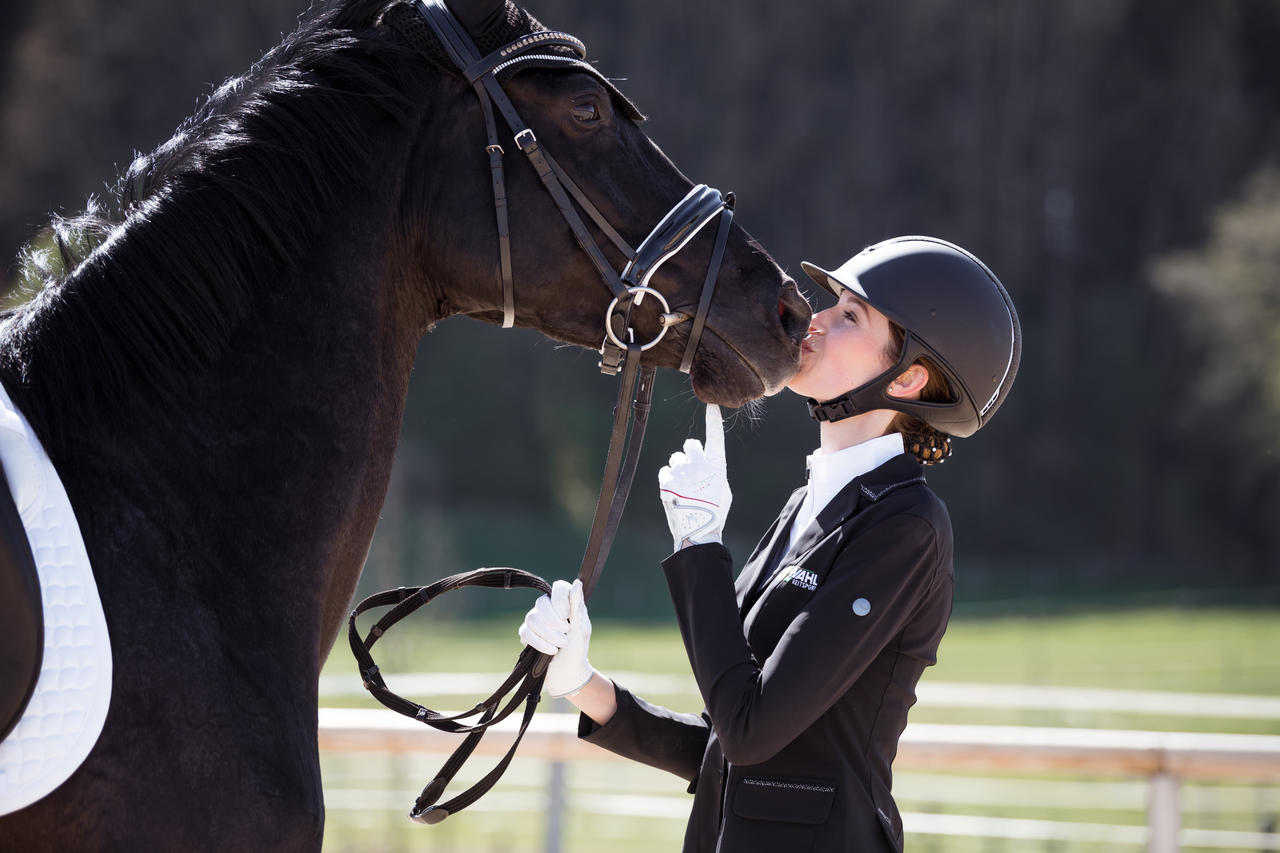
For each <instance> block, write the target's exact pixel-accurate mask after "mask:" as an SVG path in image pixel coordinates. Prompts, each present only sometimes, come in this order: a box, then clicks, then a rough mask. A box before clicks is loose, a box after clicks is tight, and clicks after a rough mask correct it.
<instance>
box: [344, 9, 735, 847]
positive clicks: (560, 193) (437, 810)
mask: <svg viewBox="0 0 1280 853" xmlns="http://www.w3.org/2000/svg"><path fill="white" fill-rule="evenodd" d="M384 20H385V21H386V22H387V23H388V24H389V25H390V26H392V27H393V28H395V29H396V30H397V31H398V32H400V33H401V34H402V35H403V36H405V38H406V39H408V40H409V42H410V43H411V44H413V45H415V46H416V47H417V48H418V49H419V50H423V51H424V52H426V51H425V50H424V47H423V46H424V44H425V41H424V40H425V39H429V38H430V35H429V34H427V33H426V31H425V30H424V27H423V24H424V21H425V24H426V25H427V27H429V29H430V33H432V34H434V35H435V38H436V40H438V42H439V43H440V45H442V46H443V47H444V49H445V51H446V53H447V54H448V55H449V58H450V59H451V60H452V62H453V63H454V65H455V66H456V67H457V68H458V69H459V70H460V71H461V72H462V74H463V76H464V77H465V78H466V79H467V82H469V83H470V84H471V85H472V87H473V88H474V89H475V92H476V95H477V97H479V99H480V106H481V108H482V110H483V113H484V122H485V131H486V133H487V134H488V144H487V145H486V146H485V151H486V152H487V153H488V155H489V167H490V171H491V172H492V176H493V200H494V210H495V212H496V217H497V223H498V248H499V259H500V263H501V268H502V303H503V307H502V325H503V327H504V328H510V327H511V326H512V325H514V323H515V286H514V283H513V278H512V273H511V241H510V228H509V225H508V221H507V195H506V181H505V178H504V175H503V166H502V157H503V153H504V151H503V148H502V145H501V144H500V142H499V138H498V133H497V127H496V124H495V121H494V108H495V107H496V108H497V110H498V112H499V113H501V114H502V117H503V119H504V120H505V121H506V123H507V126H508V127H509V128H510V130H511V133H512V139H513V140H514V142H515V145H516V147H517V148H518V149H519V150H520V151H522V152H523V153H524V154H525V156H527V157H528V158H529V162H530V163H531V164H532V165H533V168H534V170H535V171H536V172H537V174H538V177H539V178H540V179H541V180H542V183H543V185H544V186H545V187H546V188H547V192H549V193H550V194H551V197H552V199H554V200H555V203H556V206H557V207H558V208H559V209H560V213H561V215H562V216H563V217H564V219H565V222H567V223H568V225H569V228H570V229H571V230H572V231H573V235H574V238H575V239H576V240H577V242H578V245H579V246H580V247H581V248H582V250H583V251H584V252H586V254H587V257H589V258H590V259H591V261H592V263H593V264H594V265H595V267H596V269H597V271H598V272H599V274H600V278H601V279H602V280H603V281H604V283H605V285H606V286H607V287H608V288H609V290H610V291H611V292H612V293H613V299H612V301H611V302H610V303H609V307H608V308H607V309H606V311H605V318H604V331H605V335H604V342H603V343H602V344H601V347H600V356H601V357H600V369H601V371H602V372H604V373H607V374H609V375H616V374H617V373H618V372H619V371H621V373H622V380H621V383H620V384H619V388H618V401H617V405H616V406H615V407H614V418H613V430H612V434H611V436H610V439H609V451H608V456H607V458H606V460H605V466H604V476H603V481H602V483H601V486H600V496H599V498H598V499H597V502H596V511H595V518H594V519H593V521H592V525H591V534H590V536H589V538H588V540H587V548H586V552H585V553H584V554H583V558H582V565H581V567H580V568H579V571H578V578H579V579H580V580H581V581H582V585H583V594H584V597H586V598H589V597H590V595H591V592H592V590H594V588H595V583H596V581H597V579H598V578H599V573H600V569H601V568H603V566H604V562H605V559H606V558H607V557H608V554H609V550H610V548H611V547H612V545H613V539H614V534H615V533H616V532H617V528H618V524H619V522H620V521H621V520H622V511H623V508H624V507H625V506H626V501H627V495H628V493H629V492H630V490H631V483H632V481H633V480H634V478H635V471H636V462H637V461H638V460H639V457H640V447H641V445H642V444H643V442H644V430H645V425H646V423H647V420H648V413H649V407H650V402H651V400H652V396H653V379H654V373H655V368H654V367H652V366H650V365H645V366H643V367H642V366H641V364H640V362H641V360H642V354H643V353H644V351H645V350H648V349H651V348H652V347H654V346H656V345H657V343H658V342H659V341H661V340H662V338H663V336H664V335H666V333H667V330H668V329H670V328H671V327H672V326H675V325H678V324H680V323H684V322H689V321H692V323H693V325H692V326H691V327H690V331H689V339H688V341H687V342H686V344H685V349H684V354H683V356H682V357H681V359H680V370H681V371H682V372H684V373H688V372H689V370H690V368H691V367H692V365H693V357H694V353H695V352H696V351H697V348H698V342H699V340H700V339H701V336H702V330H703V328H704V326H705V324H706V319H707V312H708V310H709V308H710V306H711V297H712V293H713V291H714V290H715V283H716V279H717V277H718V275H719V270H720V265H721V262H722V261H723V259H724V250H725V245H726V243H727V242H728V239H729V229H730V226H731V225H732V223H733V194H732V193H729V194H725V195H721V194H720V192H719V191H717V190H714V189H711V188H710V187H708V186H706V185H704V184H699V185H698V186H696V187H694V188H693V189H691V190H690V191H689V193H688V194H687V195H686V196H685V197H684V198H683V199H681V200H680V202H679V203H678V204H676V206H675V207H673V208H671V210H670V211H668V212H667V214H666V216H664V217H663V218H662V220H661V221H660V222H659V223H658V224H657V226H656V227H655V228H654V229H653V230H652V231H651V232H649V235H648V236H647V237H645V239H644V240H643V241H642V242H641V243H640V245H639V246H638V247H637V248H636V249H634V250H633V249H632V248H631V247H630V246H629V245H628V244H627V242H626V240H624V239H623V238H622V236H621V235H619V234H618V232H617V231H616V230H615V229H614V228H613V227H612V226H611V225H610V224H609V222H608V221H607V220H606V219H605V218H604V216H603V215H602V214H601V213H600V211H599V210H598V209H596V207H595V205H593V204H592V203H591V202H590V200H588V199H587V197H586V195H585V194H584V193H583V192H582V190H581V189H579V188H578V186H577V185H576V184H574V182H573V181H572V180H570V178H569V176H568V175H566V174H565V173H564V171H563V170H562V169H561V168H560V166H559V165H558V164H557V163H556V161H555V160H554V159H552V157H551V155H550V154H549V153H548V152H547V151H546V150H544V149H543V148H542V147H541V146H540V145H539V143H538V140H537V137H535V136H534V133H533V131H532V130H530V129H529V128H528V126H526V125H525V123H524V122H523V121H522V120H521V119H520V116H519V114H518V113H517V112H516V110H515V107H514V106H513V105H512V103H511V100H510V99H509V98H508V97H507V94H506V92H504V91H503V89H502V85H501V84H500V83H499V81H498V77H497V75H498V73H499V72H500V71H503V70H505V69H508V68H511V67H512V66H514V65H517V64H518V63H521V62H536V63H538V64H540V65H554V66H558V67H565V68H571V69H575V70H581V71H585V72H586V73H589V74H591V75H592V76H594V77H596V78H597V79H598V80H600V81H601V82H602V83H603V84H604V85H605V87H606V88H608V89H609V90H610V91H613V87H612V84H610V83H609V82H608V81H607V80H605V79H604V78H603V77H601V76H600V74H599V72H598V71H596V69H595V68H593V67H592V66H591V65H588V64H587V63H586V62H584V61H583V59H584V58H585V57H586V48H585V46H583V44H582V42H580V41H578V39H576V38H574V37H573V36H571V35H569V34H567V33H560V32H551V31H538V32H533V33H531V34H529V35H527V36H523V37H521V38H519V39H516V40H515V41H514V42H511V43H510V44H508V45H506V46H505V47H503V48H500V49H499V50H496V51H494V52H493V53H491V54H489V55H488V56H485V57H480V55H479V51H478V50H477V49H476V47H475V45H474V43H473V42H472V41H471V37H470V36H469V35H468V34H467V32H466V30H465V29H464V28H463V26H462V24H461V23H460V22H459V21H458V20H457V19H456V18H455V17H454V16H453V13H452V12H450V11H449V10H448V8H446V7H445V5H444V3H443V2H442V0H412V3H406V4H399V5H396V6H393V7H391V8H390V9H388V10H387V12H386V14H385V15H384ZM547 47H561V48H566V47H567V48H569V49H570V50H571V51H572V52H573V53H574V55H575V56H576V58H574V56H567V55H565V54H563V53H556V54H551V53H537V52H530V51H536V50H541V49H544V48H547ZM428 55H430V54H429V53H428ZM570 197H572V201H571V200H570ZM574 201H576V202H577V203H578V205H579V206H580V207H581V208H582V209H583V210H585V211H586V213H587V215H588V216H589V217H590V218H591V219H592V220H593V221H594V222H595V224H596V225H597V226H598V227H599V229H600V230H601V231H602V232H603V233H604V234H605V235H606V236H607V237H608V238H609V240H610V242H612V243H613V245H614V246H615V247H616V248H617V249H618V251H619V252H621V253H622V254H623V255H624V256H625V257H626V258H627V263H626V266H625V267H624V268H623V270H622V272H621V273H618V272H615V271H614V269H613V267H612V266H610V264H609V262H608V261H607V260H606V259H605V257H604V254H603V253H602V252H601V251H600V247H599V246H598V245H597V244H596V242H595V238H594V237H593V236H592V235H591V232H590V231H589V230H588V229H587V226H586V225H585V224H584V223H583V221H582V218H581V217H580V216H579V215H578V212H577V210H576V209H575V208H574V206H573V202H574ZM717 217H719V220H720V222H719V227H718V229H717V232H716V240H715V246H714V248H713V249H712V253H711V259H710V262H709V264H708V267H707V275H706V279H705V280H704V282H703V285H702V293H701V295H700V297H699V300H698V306H697V309H696V311H695V312H694V314H693V316H692V317H691V316H690V315H688V314H684V313H681V312H673V311H672V310H671V307H670V305H669V304H668V302H667V300H666V298H665V297H663V295H662V294H661V293H660V292H659V291H658V290H657V289H655V288H654V287H653V286H652V284H651V280H652V278H653V275H654V273H656V272H657V271H658V268H659V267H661V266H662V264H663V263H665V262H666V261H667V260H669V259H670V258H672V257H674V256H675V255H676V254H677V253H679V252H680V250H681V249H683V248H684V247H685V246H686V245H688V244H689V242H690V241H691V240H692V239H693V238H694V237H695V236H696V235H697V234H698V233H699V232H700V231H701V230H702V229H703V228H704V227H706V226H707V225H708V224H709V223H710V222H711V221H712V220H713V219H716V218H717ZM646 294H652V295H653V297H654V298H655V299H656V300H657V302H658V304H659V305H660V306H661V308H662V311H661V316H660V317H659V323H660V326H661V328H660V329H659V331H658V334H657V335H656V336H655V337H654V338H653V340H651V341H649V342H647V343H644V344H638V343H636V342H635V332H634V330H633V329H632V328H631V312H632V310H633V309H634V308H635V306H636V305H639V304H640V302H641V301H643V299H644V298H645V295H646ZM466 586H483V587H502V588H504V589H511V588H512V587H517V588H529V589H535V590H538V591H540V592H543V593H546V592H549V591H550V585H549V584H548V583H547V582H546V581H545V580H543V579H542V578H540V577H538V576H537V575H533V574H530V573H528V572H524V571H521V570H519V569H512V568H485V569H476V570H474V571H471V572H464V573H461V574H456V575H451V576H449V577H446V578H443V579H441V580H439V581H436V582H435V583H433V584H431V585H429V586H423V587H407V588H406V587H401V588H399V589H393V590H387V591H385V592H380V593H376V594H374V595H372V596H369V597H368V598H366V599H365V600H363V601H361V602H360V603H359V604H358V605H356V607H355V609H354V610H352V612H351V616H350V619H349V620H348V631H347V635H348V640H349V642H350V644H351V651H352V653H353V654H354V655H355V658H356V662H357V664H358V665H359V668H360V675H361V678H362V679H363V681H364V686H365V688H366V689H367V690H368V691H369V692H370V693H371V694H372V695H373V696H374V698H376V699H377V700H378V701H379V702H381V703H382V704H383V705H385V706H387V707H388V708H390V709H391V710H393V711H396V712H398V713H400V714H404V715H405V716H408V717H413V718H414V719H417V720H419V721H421V722H423V723H425V724H427V725H430V726H433V727H435V728H437V729H441V730H443V731H448V732H454V733H458V734H465V735H466V737H465V739H464V740H463V742H462V744H461V745H460V746H459V747H458V749H457V750H455V751H454V753H453V755H451V756H450V757H449V759H448V761H446V762H445V764H444V766H442V767H441V768H440V770H439V771H438V772H437V774H436V777H435V778H434V779H432V780H431V782H429V783H428V784H427V786H426V787H425V788H424V789H423V791H422V794H421V795H419V797H418V799H417V801H416V802H415V803H414V805H413V808H412V810H411V811H410V812H409V816H410V817H411V818H413V819H414V820H416V821H418V822H419V823H439V822H440V821H442V820H444V819H445V818H446V817H448V816H449V815H450V814H453V813H455V812H458V811H460V810H461V809H463V808H466V807H467V806H469V805H471V804H472V803H474V802H475V801H476V800H478V799H479V798H480V797H481V796H482V795H483V794H484V793H485V792H487V791H488V790H489V789H490V788H492V787H493V785H494V784H496V783H497V781H498V779H499V778H500V777H501V776H502V774H503V772H504V771H505V770H506V768H507V765H508V764H509V763H510V762H511V759H512V757H513V756H514V755H515V750H516V747H517V746H519V744H520V739H521V738H523V737H524V733H525V730H526V729H527V728H528V726H529V722H530V720H531V719H532V717H533V712H534V710H535V709H536V707H537V703H538V700H539V698H540V696H541V693H542V682H543V680H544V678H545V677H546V668H547V664H548V663H549V662H550V658H549V657H548V656H547V655H544V654H541V653H539V652H537V651H535V650H534V649H532V648H531V647H528V646H526V647H525V648H524V650H523V651H522V652H521V653H520V657H519V658H518V659H517V660H516V665H515V667H514V668H513V669H512V671H511V675H509V676H508V677H507V679H506V681H504V682H503V683H502V685H501V686H500V687H499V688H498V689H497V690H496V691H494V693H493V694H492V695H491V696H489V698H487V699H485V700H484V701H482V702H480V703H479V704H477V705H476V706H475V707H474V708H472V709H470V710H468V711H463V712H461V713H457V714H441V713H439V712H436V711H432V710H431V709H429V708H426V707H424V706H422V705H419V704H417V703H416V702H412V701H410V700H408V699H405V698H403V697H401V696H399V695H397V694H396V693H394V692H392V691H391V690H390V689H388V687H387V685H386V682H385V680H384V679H383V677H382V674H381V672H380V671H379V669H378V667H377V665H376V664H375V663H374V661H373V657H372V653H371V649H372V647H373V645H374V643H375V642H377V640H378V639H379V638H380V637H382V636H383V635H384V634H385V633H386V632H387V630H388V629H389V628H390V627H391V626H392V625H394V624H395V623H396V622H399V621H400V620H401V619H403V618H404V617H406V616H408V615H409V614H410V613H413V612H414V611H415V610H417V609H418V608H419V607H421V606H423V605H424V604H427V603H429V602H430V601H432V600H434V599H435V598H436V597H437V596H440V595H443V594H444V593H446V592H450V591H452V590H455V589H460V588H462V587H466ZM376 607H391V610H390V611H388V612H387V613H386V614H385V615H383V617H382V618H381V619H379V620H378V622H377V623H376V624H375V625H374V626H373V628H372V629H370V631H369V632H368V634H367V635H366V636H364V637H363V638H362V637H361V636H360V633H359V631H358V629H357V627H356V617H357V616H359V615H360V614H361V613H364V612H365V611H367V610H369V609H372V608H376ZM508 694H511V695H510V696H509V697H508ZM521 702H524V713H523V715H522V717H521V721H520V728H519V731H518V733H517V734H516V737H515V740H514V742H513V743H512V744H511V747H510V748H509V749H508V750H507V753H506V754H505V755H504V756H503V758H502V759H501V760H500V761H499V762H498V764H497V765H496V766H495V767H494V768H493V769H492V770H491V771H490V772H489V773H488V774H486V775H485V776H484V777H483V778H482V779H481V780H480V781H479V782H477V783H476V784H475V785H473V786H472V787H470V788H468V789H467V790H466V791H463V792H462V793H461V794H459V795H457V796H455V797H453V798H452V799H450V800H448V801H447V802H443V803H441V802H439V800H440V798H441V796H442V795H443V794H444V789H445V787H446V786H448V784H449V783H450V781H452V779H453V777H454V776H455V775H456V774H457V772H458V770H460V769H461V767H462V765H463V763H464V762H465V761H466V759H467V758H468V757H469V756H470V755H471V753H472V752H473V751H474V750H475V747H476V745H477V744H478V743H479V741H480V738H481V737H483V736H484V734H485V733H486V732H487V731H488V729H489V727H490V726H492V725H495V724H496V723H498V722H500V721H502V720H503V719H505V718H506V717H507V716H509V715H510V714H511V713H512V712H513V711H514V710H515V709H516V708H517V707H518V706H519V705H520V703H521ZM469 717H476V721H475V722H474V723H471V724H465V723H462V722H459V721H460V720H464V719H467V718H469Z"/></svg>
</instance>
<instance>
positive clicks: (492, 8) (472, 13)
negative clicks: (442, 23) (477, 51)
mask: <svg viewBox="0 0 1280 853" xmlns="http://www.w3.org/2000/svg"><path fill="white" fill-rule="evenodd" d="M445 5H447V6H448V7H449V10H450V11H451V12H453V14H454V15H456V16H457V17H458V20H459V21H461V22H462V25H463V26H464V27H466V28H467V32H469V33H471V37H472V38H473V39H476V40H479V38H480V36H481V35H482V34H483V33H485V32H488V31H490V30H492V29H494V28H496V27H498V26H499V25H501V24H502V22H503V21H505V20H506V11H507V0H445Z"/></svg>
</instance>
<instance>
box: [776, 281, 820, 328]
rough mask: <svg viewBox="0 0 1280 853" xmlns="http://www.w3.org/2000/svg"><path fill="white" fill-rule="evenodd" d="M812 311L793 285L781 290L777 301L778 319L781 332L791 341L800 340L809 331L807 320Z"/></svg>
mask: <svg viewBox="0 0 1280 853" xmlns="http://www.w3.org/2000/svg"><path fill="white" fill-rule="evenodd" d="M812 315H813V311H812V309H811V308H810V307H809V303H808V302H807V301H806V300H805V298H804V297H803V296H802V295H800V291H799V290H798V289H796V286H795V285H794V284H789V285H786V286H784V287H783V288H782V295H781V297H779V299H778V319H779V320H780V321H781V322H782V331H783V332H784V333H786V335H787V337H789V338H791V339H792V340H796V341H798V340H800V339H801V338H803V337H804V336H805V334H807V333H808V331H809V318H810V317H811V316H812Z"/></svg>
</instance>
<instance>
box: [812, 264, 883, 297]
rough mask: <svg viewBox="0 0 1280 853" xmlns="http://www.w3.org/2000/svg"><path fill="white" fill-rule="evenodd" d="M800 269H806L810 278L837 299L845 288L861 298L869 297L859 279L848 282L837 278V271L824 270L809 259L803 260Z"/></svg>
mask: <svg viewBox="0 0 1280 853" xmlns="http://www.w3.org/2000/svg"><path fill="white" fill-rule="evenodd" d="M800 269H802V270H804V271H805V273H806V274H807V275H808V276H809V278H811V279H813V280H814V281H815V282H817V283H818V284H819V285H821V286H822V288H823V289H824V290H826V291H827V292H828V293H830V294H831V295H832V296H834V297H835V298H836V299H839V298H840V293H841V291H845V290H847V291H849V292H850V293H852V294H853V295H854V296H857V297H859V298H860V299H866V298H867V293H866V291H865V290H863V289H862V285H861V284H859V283H858V280H857V279H856V278H855V279H852V280H851V281H847V282H846V281H841V280H840V279H838V278H836V274H835V273H833V272H831V271H830V270H824V269H823V268H822V267H820V266H818V265H817V264H811V263H809V262H808V261H801V262H800Z"/></svg>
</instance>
